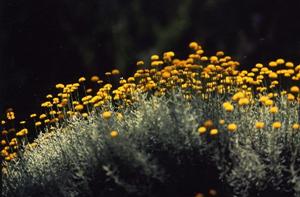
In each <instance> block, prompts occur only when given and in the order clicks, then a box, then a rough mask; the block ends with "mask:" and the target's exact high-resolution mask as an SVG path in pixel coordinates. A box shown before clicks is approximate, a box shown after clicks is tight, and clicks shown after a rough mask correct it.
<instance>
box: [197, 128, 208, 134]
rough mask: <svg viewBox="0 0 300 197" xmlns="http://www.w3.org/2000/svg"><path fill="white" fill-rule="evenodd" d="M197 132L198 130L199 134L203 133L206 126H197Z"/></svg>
mask: <svg viewBox="0 0 300 197" xmlns="http://www.w3.org/2000/svg"><path fill="white" fill-rule="evenodd" d="M198 132H199V133H200V134H203V133H205V132H206V128H205V127H199V128H198Z"/></svg>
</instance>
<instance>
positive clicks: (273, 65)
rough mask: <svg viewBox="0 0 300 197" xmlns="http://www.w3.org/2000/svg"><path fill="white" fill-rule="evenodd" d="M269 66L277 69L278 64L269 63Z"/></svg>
mask: <svg viewBox="0 0 300 197" xmlns="http://www.w3.org/2000/svg"><path fill="white" fill-rule="evenodd" d="M269 66H270V67H276V66H277V62H274V61H271V62H269Z"/></svg>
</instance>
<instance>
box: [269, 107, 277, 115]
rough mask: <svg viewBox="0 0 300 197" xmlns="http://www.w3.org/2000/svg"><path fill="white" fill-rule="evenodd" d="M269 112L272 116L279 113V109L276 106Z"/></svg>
mask: <svg viewBox="0 0 300 197" xmlns="http://www.w3.org/2000/svg"><path fill="white" fill-rule="evenodd" d="M269 112H270V113H272V114H276V113H278V107H276V106H274V107H271V108H270V110H269Z"/></svg>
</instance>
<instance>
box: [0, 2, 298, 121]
mask: <svg viewBox="0 0 300 197" xmlns="http://www.w3.org/2000/svg"><path fill="white" fill-rule="evenodd" d="M193 40H196V41H198V42H200V43H201V44H202V45H203V46H204V49H206V51H207V53H209V54H212V53H214V52H215V51H216V50H224V51H225V53H226V54H229V55H231V56H233V57H235V58H236V59H237V60H239V61H240V62H241V63H242V65H243V66H244V67H247V66H252V65H253V64H255V63H256V62H263V63H266V62H267V61H270V60H272V59H276V58H279V57H281V58H285V59H287V60H291V61H295V62H296V63H300V61H299V59H300V58H299V56H300V3H299V1H297V0H295V1H291V0H285V1H283V0H273V1H270V0H257V1H243V0H184V1H182V0H181V1H180V0H172V1H171V0H166V1H162V0H151V1H145V0H144V1H138V0H132V1H125V0H88V1H79V0H78V1H77V0H42V1H41V0H1V1H0V114H3V113H2V112H4V110H5V109H6V108H8V107H13V108H14V109H15V111H16V114H17V116H19V117H21V118H24V117H25V116H28V115H29V114H30V113H33V112H37V111H38V109H39V103H40V102H41V101H42V100H43V97H44V96H45V95H46V94H48V93H51V92H53V90H54V88H53V87H54V85H55V84H56V83H58V82H63V83H67V82H75V81H76V80H77V79H78V78H79V77H80V76H83V75H84V76H87V77H89V76H91V75H94V74H98V75H101V76H103V73H104V72H106V71H110V70H111V69H113V68H119V69H120V70H121V71H122V73H124V75H125V76H128V75H129V74H130V73H132V72H133V70H134V69H135V62H136V61H137V60H140V59H149V57H150V55H151V54H153V53H162V52H163V51H165V50H174V51H175V53H176V54H178V56H179V57H184V55H186V54H187V53H188V48H187V45H188V43H189V42H190V41H193Z"/></svg>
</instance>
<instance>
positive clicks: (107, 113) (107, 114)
mask: <svg viewBox="0 0 300 197" xmlns="http://www.w3.org/2000/svg"><path fill="white" fill-rule="evenodd" d="M111 115H112V113H111V112H110V111H105V112H103V113H102V117H103V118H104V119H109V118H110V117H111Z"/></svg>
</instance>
